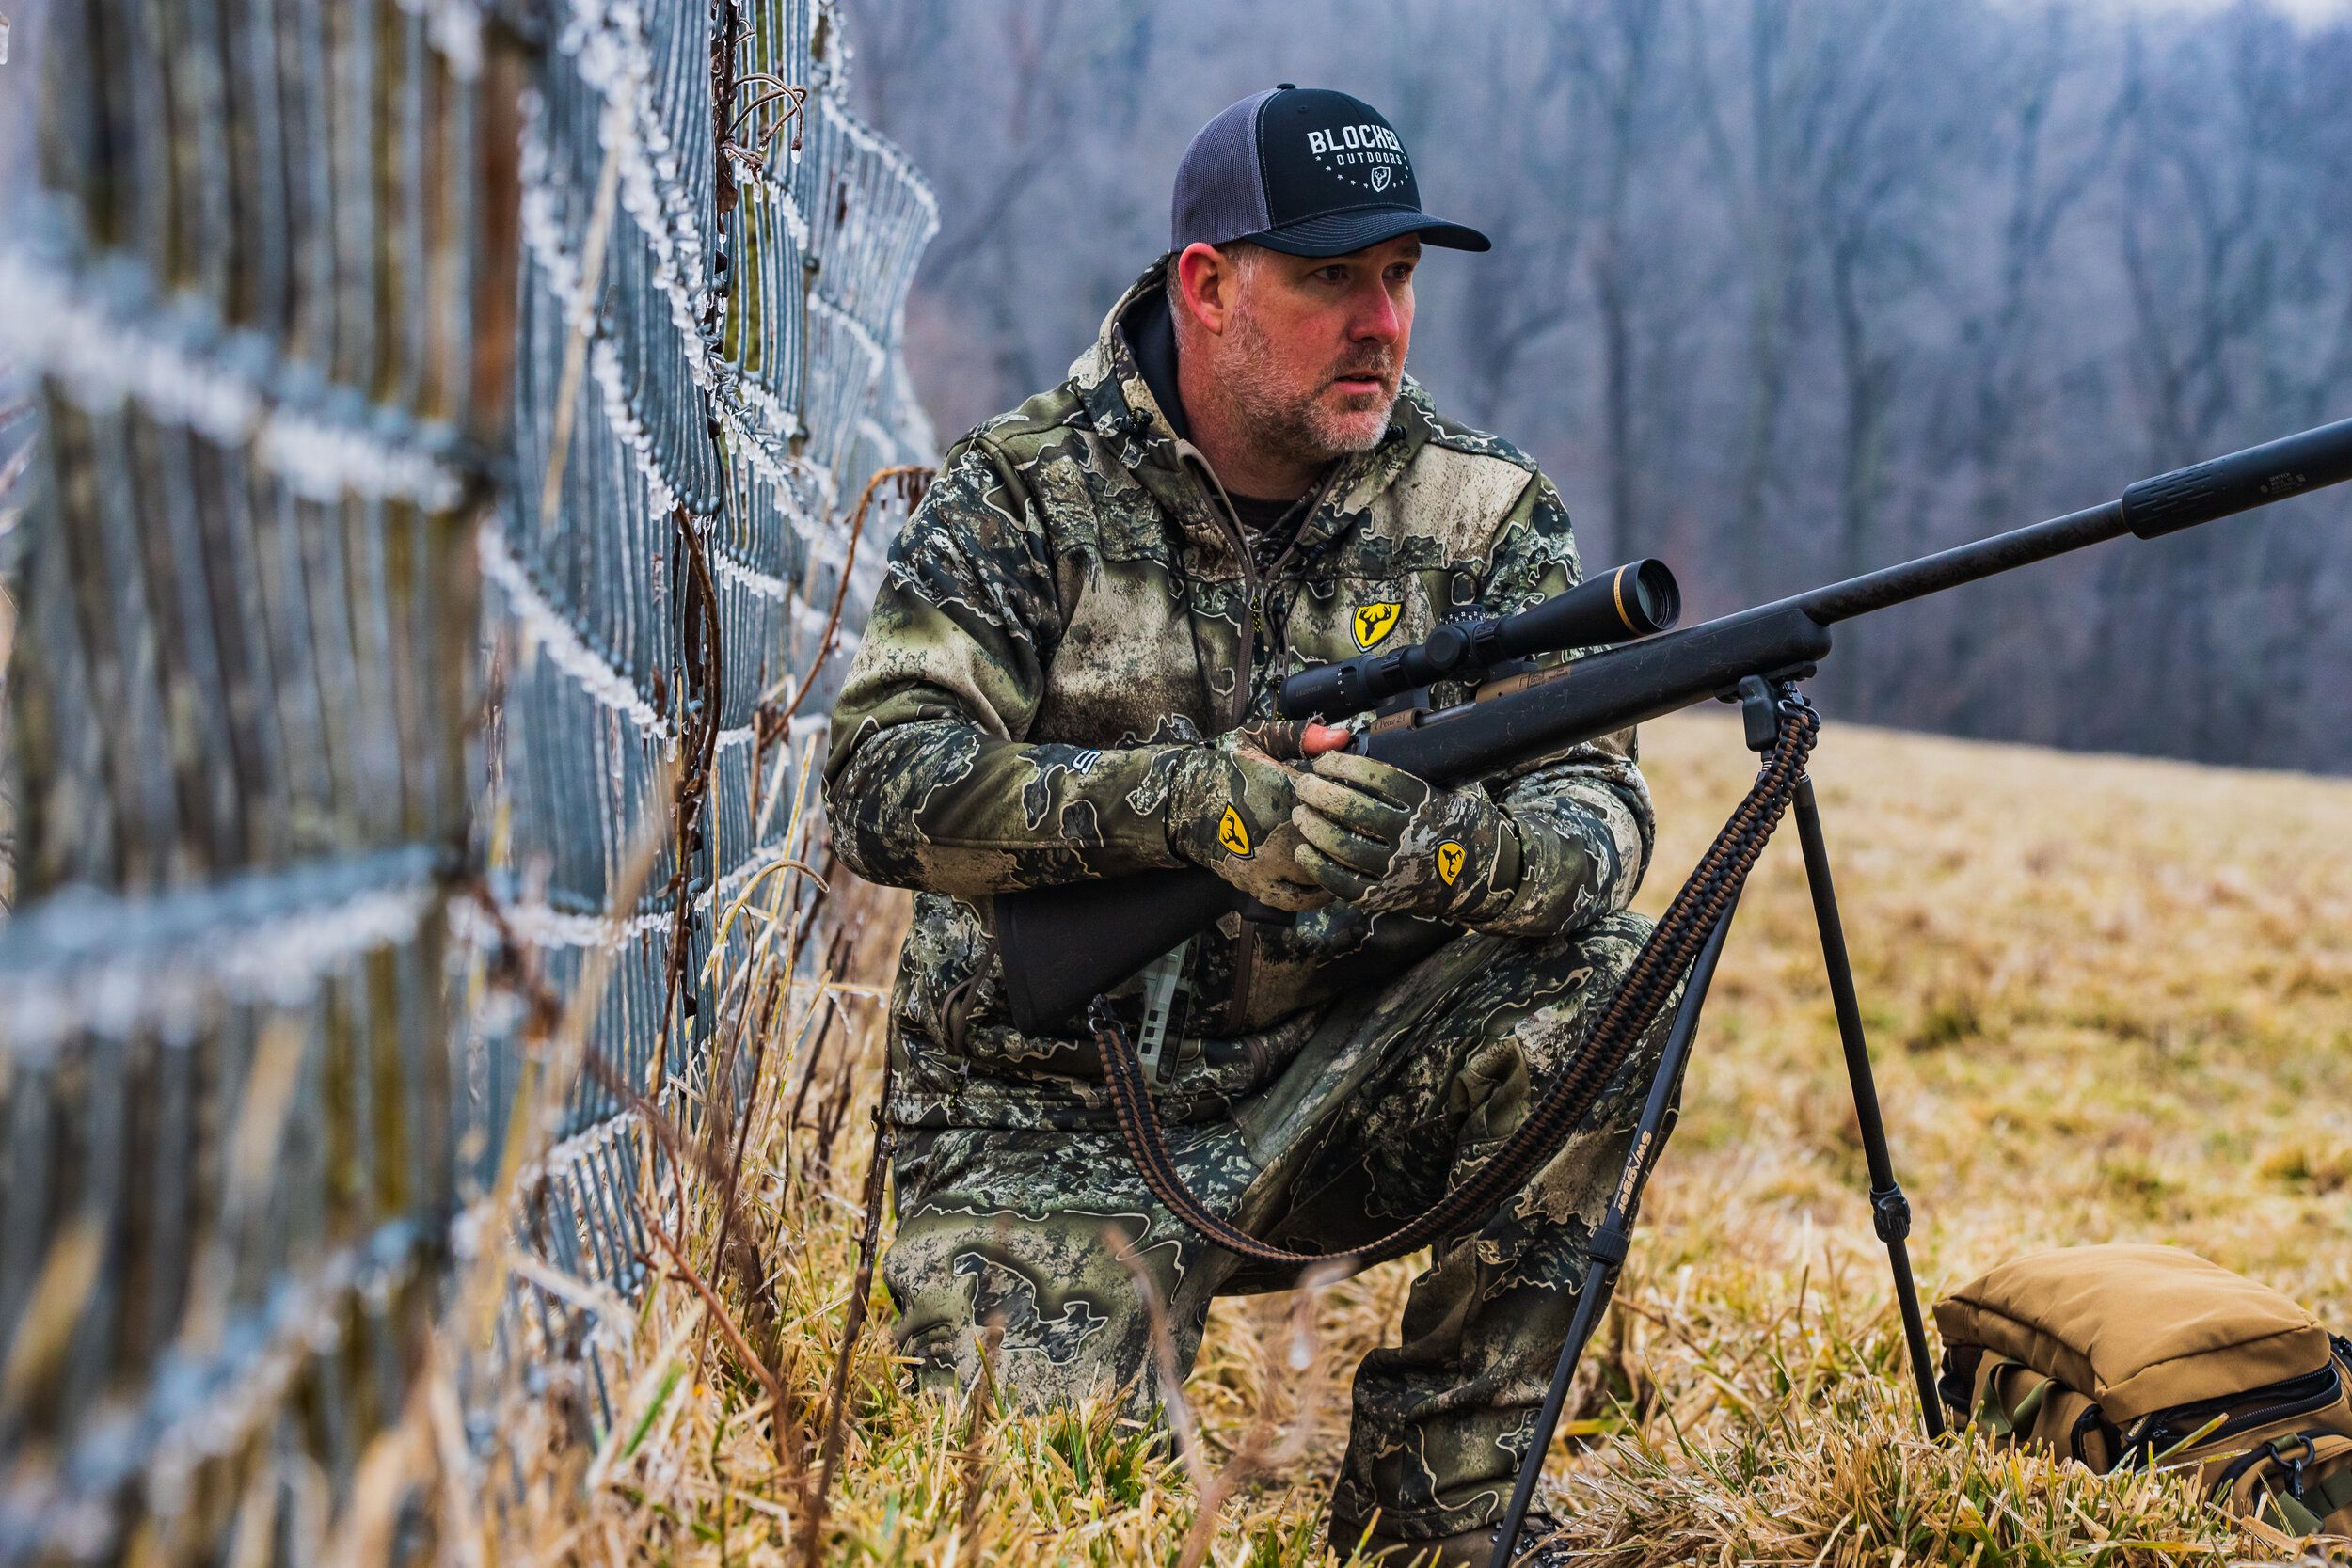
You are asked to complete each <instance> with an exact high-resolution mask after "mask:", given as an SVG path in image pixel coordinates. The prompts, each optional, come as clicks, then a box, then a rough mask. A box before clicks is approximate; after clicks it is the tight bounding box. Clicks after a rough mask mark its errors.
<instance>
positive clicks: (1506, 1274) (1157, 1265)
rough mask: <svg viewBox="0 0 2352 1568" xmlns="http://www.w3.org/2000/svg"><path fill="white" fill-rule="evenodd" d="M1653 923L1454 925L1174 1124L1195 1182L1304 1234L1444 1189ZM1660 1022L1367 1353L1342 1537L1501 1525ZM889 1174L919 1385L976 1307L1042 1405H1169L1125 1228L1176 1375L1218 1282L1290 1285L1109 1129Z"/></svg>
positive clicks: (901, 1333) (971, 1150) (911, 1148)
mask: <svg viewBox="0 0 2352 1568" xmlns="http://www.w3.org/2000/svg"><path fill="white" fill-rule="evenodd" d="M1647 931H1648V922H1647V921H1645V920H1643V919H1641V918H1640V917H1638V916H1633V915H1618V916H1614V917H1613V918H1611V919H1608V920H1605V921H1602V922H1599V923H1598V924H1597V925H1594V926H1591V927H1585V928H1584V929H1582V930H1580V931H1577V932H1574V933H1571V934H1569V935H1567V936H1565V937H1561V938H1556V939H1553V940H1550V941H1532V940H1520V939H1510V938H1501V937H1490V936H1483V935H1478V934H1468V935H1464V936H1462V937H1460V938H1457V939H1455V940H1454V941H1453V942H1448V943H1447V944H1446V945H1444V946H1443V947H1440V948H1439V949H1438V950H1437V951H1436V952H1435V953H1432V954H1431V955H1429V956H1428V957H1427V958H1423V959H1422V961H1421V962H1420V963H1418V964H1416V965H1414V966H1413V967H1412V968H1411V969H1409V970H1408V971H1406V973H1405V974H1403V975H1401V976H1400V977H1399V978H1398V979H1397V980H1396V981H1395V982H1394V983H1393V984H1391V985H1390V986H1389V987H1387V988H1386V989H1384V990H1380V991H1378V992H1376V993H1374V994H1371V995H1367V996H1361V997H1358V998H1353V999H1351V1000H1349V1001H1347V1002H1343V1003H1341V1004H1337V1005H1335V1007H1334V1011H1333V1013H1332V1015H1331V1016H1330V1017H1329V1018H1327V1020H1325V1021H1324V1022H1323V1024H1322V1025H1321V1026H1320V1027H1319V1028H1318V1030H1317V1032H1316V1034H1315V1035H1314V1036H1313V1037H1311V1039H1310V1040H1309V1041H1308V1043H1307V1045H1306V1047H1305V1048H1304V1049H1303V1050H1302V1051H1301V1052H1300V1053H1299V1055H1298V1056H1297V1057H1296V1058H1295V1059H1294V1060H1293V1061H1292V1062H1291V1063H1290V1064H1289V1065H1288V1066H1287V1067H1286V1068H1285V1069H1283V1070H1282V1072H1281V1073H1280V1074H1279V1076H1278V1077H1277V1078H1276V1079H1275V1080H1274V1081H1273V1082H1272V1083H1271V1084H1269V1085H1267V1087H1266V1088H1265V1089H1264V1090H1263V1091H1262V1092H1261V1093H1260V1094H1258V1095H1257V1096H1255V1097H1253V1098H1252V1099H1251V1100H1249V1101H1246V1102H1244V1104H1243V1105H1242V1106H1241V1107H1240V1108H1239V1110H1238V1111H1237V1112H1236V1113H1235V1115H1234V1116H1233V1117H1232V1118H1231V1119H1229V1120H1223V1121H1217V1122H1211V1123H1205V1124H1200V1125H1195V1126H1180V1127H1171V1128H1169V1129H1168V1141H1169V1145H1170V1147H1171V1148H1172V1150H1173V1152H1174V1154H1175V1157H1176V1162H1177V1164H1178V1166H1179V1168H1180V1169H1181V1170H1182V1171H1183V1173H1184V1178H1185V1180H1186V1184H1187V1185H1189V1186H1190V1187H1191V1188H1192V1189H1193V1191H1194V1192H1195V1193H1197V1194H1199V1195H1200V1196H1201V1197H1202V1198H1203V1199H1204V1200H1206V1201H1208V1202H1209V1203H1211V1204H1212V1205H1213V1206H1216V1207H1217V1208H1219V1209H1220V1211H1221V1212H1227V1213H1230V1214H1232V1216H1233V1217H1234V1218H1235V1219H1236V1221H1237V1222H1238V1223H1239V1224H1241V1225H1242V1226H1243V1227H1244V1228H1247V1229H1249V1230H1251V1231H1252V1232H1254V1233H1256V1234H1259V1235H1264V1236H1268V1237H1269V1238H1270V1239H1273V1240H1275V1241H1277V1242H1279V1243H1282V1244H1284V1245H1286V1246H1288V1247H1290V1248H1291V1249H1293V1250H1324V1251H1328V1250H1334V1249H1338V1248H1342V1247H1347V1246H1353V1245H1360V1244H1363V1243H1367V1242H1369V1241H1371V1240H1373V1239H1375V1238H1376V1237H1378V1236H1380V1235H1381V1234H1384V1233H1385V1232H1387V1231H1389V1230H1391V1229H1392V1228H1394V1227H1396V1226H1397V1225H1399V1224H1401V1223H1402V1222H1403V1221H1404V1220H1406V1219H1407V1218H1409V1217H1410V1216H1411V1215H1413V1214H1415V1213H1418V1212H1420V1211H1421V1210H1422V1209H1424V1208H1426V1207H1427V1206H1428V1205H1429V1204H1430V1203H1432V1202H1434V1201H1435V1200H1436V1199H1437V1198H1438V1196H1441V1195H1442V1194H1443V1192H1444V1191H1445V1190H1446V1188H1448V1187H1449V1186H1451V1185H1453V1184H1454V1182H1456V1181H1458V1180H1460V1179H1461V1177H1462V1175H1463V1174H1464V1173H1465V1172H1466V1171H1468V1170H1469V1169H1470V1168H1471V1167H1473V1166H1475V1165H1476V1164H1478V1163H1479V1162H1480V1161H1481V1160H1482V1159H1484V1158H1486V1156H1487V1155H1489V1154H1490V1153H1491V1152H1492V1151H1493V1150H1494V1148H1496V1147H1497V1146H1498V1145H1499V1144H1500V1142H1501V1140H1502V1139H1503V1138H1504V1137H1506V1136H1508V1135H1509V1133H1510V1132H1511V1131H1512V1130H1513V1129H1514V1128H1515V1127H1517V1126H1518V1123H1519V1121H1520V1120H1521V1119H1522V1118H1523V1117H1524V1116H1525V1113H1526V1110H1527V1108H1528V1106H1529V1105H1530V1104H1532V1102H1533V1101H1534V1098H1535V1097H1537V1096H1539V1095H1540V1094H1541V1093H1542V1091H1543V1090H1544V1088H1545V1087H1546V1086H1548V1085H1549V1084H1550V1083H1551V1082H1552V1081H1553V1080H1554V1079H1555V1078H1556V1077H1557V1075H1558V1074H1559V1073H1560V1072H1562V1071H1563V1070H1564V1069H1565V1066H1566V1064H1567V1063H1568V1062H1569V1061H1570V1060H1571V1059H1572V1057H1573V1055H1574V1053H1575V1052H1576V1049H1577V1047H1578V1046H1579V1045H1580V1044H1581V1041H1582V1038H1583V1036H1584V1030H1585V1025H1586V1022H1587V1020H1588V1017H1590V1016H1594V1015H1595V1014H1596V1010H1597V1006H1599V1005H1601V1004H1604V1003H1605V1002H1606V1000H1607V998H1608V996H1609V995H1610V994H1611V993H1612V991H1613V990H1614V989H1615V986H1616V982H1617V979H1618V976H1619V975H1621V974H1623V972H1624V970H1625V967H1626V965H1627V964H1629V962H1630V961H1631V960H1632V958H1633V955H1634V953H1635V952H1636V951H1637V950H1638V949H1639V947H1640V945H1641V942H1642V941H1643V939H1644V938H1645V936H1646V934H1647ZM1665 1033H1666V1022H1665V1015H1662V1014H1661V1021H1660V1022H1659V1023H1658V1024H1657V1025H1655V1026H1654V1027H1653V1028H1652V1029H1651V1030H1650V1032H1649V1035H1648V1037H1646V1038H1645V1040H1644V1041H1643V1044H1642V1048H1641V1050H1640V1051H1638V1052H1636V1053H1633V1054H1632V1055H1630V1056H1629V1058H1628V1060H1627V1062H1626V1064H1625V1065H1624V1066H1623V1067H1622V1068H1621V1069H1619V1071H1618V1072H1617V1074H1616V1075H1615V1076H1614V1077H1613V1079H1612V1080H1611V1082H1610V1083H1609V1085H1608V1086H1607V1088H1606V1089H1605V1090H1604V1091H1603V1094H1602V1096H1601V1099H1600V1101H1599V1102H1598V1103H1597V1106H1596V1110H1595V1114H1594V1115H1593V1116H1592V1117H1589V1118H1587V1121H1586V1123H1585V1125H1584V1126H1583V1127H1581V1128H1580V1129H1579V1130H1578V1132H1576V1134H1575V1135H1574V1136H1573V1137H1572V1138H1571V1139H1570V1140H1569V1142H1568V1144H1567V1146H1566V1147H1565V1148H1563V1149H1562V1150H1561V1152H1560V1153H1559V1155H1558V1156H1557V1157H1556V1158H1555V1159H1553V1160H1552V1161H1551V1162H1550V1163H1549V1164H1548V1165H1546V1166H1545V1167H1544V1169H1543V1170H1542V1171H1541V1172H1540V1173H1539V1174H1538V1175H1537V1177H1536V1178H1535V1180H1534V1181H1533V1182H1531V1183H1530V1184H1529V1186H1528V1187H1527V1188H1526V1189H1525V1190H1524V1191H1522V1192H1521V1193H1520V1194H1518V1196H1516V1197H1515V1198H1513V1199H1512V1200H1510V1201H1508V1202H1506V1203H1505V1204H1504V1205H1503V1206H1502V1207H1501V1208H1500V1209H1498V1210H1497V1211H1496V1212H1494V1213H1492V1214H1491V1215H1489V1216H1488V1218H1487V1219H1486V1223H1485V1224H1484V1225H1483V1226H1482V1227H1480V1228H1478V1229H1477V1230H1475V1231H1473V1232H1470V1233H1469V1234H1466V1235H1463V1236H1460V1237H1458V1238H1456V1239H1455V1240H1454V1242H1453V1243H1452V1244H1450V1245H1447V1246H1445V1247H1443V1248H1441V1249H1439V1250H1438V1252H1437V1254H1436V1256H1435V1258H1434V1259H1433V1261H1432V1262H1431V1264H1430V1266H1429V1268H1428V1269H1427V1270H1426V1271H1425V1272H1424V1273H1422V1275H1420V1276H1419V1277H1418V1278H1416V1279H1415V1280H1414V1282H1413V1285H1412V1291H1411V1294H1410V1296H1409V1297H1408V1299H1407V1301H1406V1307H1405V1314H1404V1323H1403V1325H1402V1336H1401V1337H1402V1341H1403V1342H1402V1343H1401V1344H1398V1345H1395V1346H1391V1347H1384V1348H1382V1349H1378V1350H1375V1351H1373V1352H1372V1353H1371V1354H1368V1355H1367V1356H1365V1357H1364V1359H1363V1361H1362V1363H1361V1364H1360V1365H1359V1368H1358V1370H1357V1373H1356V1379H1355V1388H1354V1413H1353V1423H1352V1426H1351V1429H1350V1433H1349V1441H1348V1449H1347V1456H1346V1460H1345V1463H1344V1465H1343V1472H1342V1475H1341V1477H1340V1481H1339V1485H1338V1490H1337V1492H1336V1494H1335V1496H1334V1498H1333V1503H1332V1515H1333V1519H1334V1521H1335V1524H1336V1525H1337V1527H1338V1528H1340V1529H1341V1530H1342V1531H1343V1532H1347V1533H1351V1534H1352V1533H1353V1532H1354V1531H1356V1530H1358V1529H1359V1528H1361V1527H1362V1526H1363V1525H1364V1524H1365V1523H1366V1522H1368V1521H1369V1520H1370V1519H1371V1517H1372V1514H1373V1511H1374V1510H1375V1509H1377V1510H1378V1511H1379V1513H1380V1526H1381V1528H1382V1529H1383V1530H1385V1531H1388V1532H1390V1533H1393V1534H1398V1535H1405V1536H1410V1537H1420V1536H1432V1535H1443V1534H1450V1533H1452V1532H1454V1531H1456V1530H1464V1529H1471V1528H1478V1527H1481V1526H1483V1525H1486V1524H1489V1523H1492V1522H1493V1521H1494V1520H1496V1519H1499V1518H1500V1517H1501V1516H1502V1509H1503V1505H1504V1504H1505V1502H1506V1501H1507V1500H1508V1498H1509V1496H1510V1487H1511V1482H1512V1479H1513V1476H1514V1473H1515V1472H1516V1470H1517V1469H1518V1464H1519V1461H1520V1459H1521V1457H1522V1456H1523V1455H1524V1454H1525V1452H1526V1448H1527V1443H1528V1440H1529V1436H1530V1428H1531V1427H1532V1426H1533V1424H1534V1415H1535V1410H1536V1407H1537V1405H1538V1404H1540V1403H1541V1402H1542V1399H1543V1395H1544V1390H1545V1388H1546V1386H1547V1385H1548V1383H1549V1379H1550V1375H1551V1368H1552V1363H1553V1360H1554V1359H1555V1358H1556V1357H1557V1356H1558V1354H1559V1351H1560V1345H1561V1342H1562V1340H1563V1339H1564V1338H1565V1336H1566V1333H1567V1328H1568V1322H1569V1319H1570V1318H1571V1316H1573V1314H1574V1312H1575V1308H1576V1286H1577V1283H1578V1281H1579V1280H1580V1279H1581V1277H1582V1273H1583V1267H1584V1261H1585V1247H1586V1243H1587V1242H1588V1241H1589V1240H1590V1238H1591V1235H1592V1233H1593V1230H1594V1229H1595V1228H1596V1227H1597V1226H1598V1225H1599V1223H1600V1219H1601V1216H1602V1213H1603V1212H1604V1210H1605V1209H1606V1208H1607V1205H1608V1199H1609V1194H1610V1190H1611V1188H1612V1186H1613V1184H1614V1181H1615V1179H1616V1176H1617V1173H1618V1170H1619V1168H1620V1166H1621V1165H1622V1164H1623V1161H1624V1158H1625V1154H1626V1150H1627V1149H1628V1148H1629V1146H1630V1143H1631V1137H1632V1131H1633V1127H1634V1124H1635V1122H1636V1120H1637V1118H1638V1117H1639V1116H1640V1114H1641V1107H1642V1101H1643V1098H1644V1096H1645V1092H1646V1088H1647V1085H1648V1082H1649V1078H1650V1074H1651V1070H1652V1069H1653V1068H1654V1066H1655V1064H1656V1062H1657V1059H1658V1053H1659V1051H1660V1048H1661V1045H1662V1042H1663V1040H1664V1037H1665ZM902 1139H903V1141H902V1144H901V1148H900V1152H899V1156H898V1162H897V1164H896V1165H895V1166H894V1171H893V1174H894V1178H895V1180H896V1182H897V1187H898V1215H899V1221H898V1235H897V1239H896V1241H895V1242H894V1243H893V1244H892V1246H891V1248H890V1251H889V1254H888V1256H887V1257H886V1258H885V1259H884V1261H883V1274H884V1278H885V1279H886V1281H887V1283H888V1285H889V1287H890V1291H891V1294H892V1296H893V1297H894V1298H895V1299H896V1301H897V1302H898V1307H899V1309H900V1322H899V1326H898V1341H899V1346H900V1349H901V1352H902V1353H903V1354H908V1355H911V1356H914V1357H916V1358H917V1368H918V1378H919V1381H920V1382H921V1383H922V1385H923V1386H925V1387H927V1388H939V1389H946V1388H948V1387H951V1386H961V1387H968V1386H970V1385H971V1383H972V1382H973V1380H974V1379H975V1378H976V1377H977V1374H978V1369H979V1349H978V1343H979V1336H978V1330H979V1327H980V1325H981V1324H983V1323H988V1322H990V1321H991V1320H993V1321H995V1322H997V1323H999V1324H1000V1325H1001V1327H1002V1339H1001V1341H1000V1344H999V1348H998V1352H997V1359H996V1364H995V1375H996V1377H997V1379H998V1381H999V1383H1000V1385H1001V1386H1004V1387H1005V1388H1006V1389H1007V1391H1008V1392H1009V1394H1010V1395H1011V1397H1012V1398H1013V1399H1014V1400H1015V1402H1018V1403H1021V1404H1024V1405H1026V1406H1028V1407H1031V1408H1042V1407H1046V1406H1050V1405H1056V1404H1070V1403H1074V1402H1077V1401H1078V1400H1079V1399H1081V1398H1083V1397H1084V1396H1086V1395H1087V1394H1089V1392H1092V1391H1094V1390H1096V1389H1098V1388H1115V1387H1125V1388H1127V1389H1128V1391H1129V1392H1128V1401H1129V1405H1128V1408H1129V1410H1130V1411H1131V1412H1132V1413H1136V1414H1138V1415H1146V1416H1148V1415H1150V1414H1151V1413H1152V1412H1153V1411H1154V1410H1155V1407H1156V1406H1157V1404H1158V1402H1159V1399H1158V1390H1157V1387H1156V1379H1157V1373H1156V1370H1155V1367H1154V1364H1153V1363H1154V1358H1153V1354H1152V1338H1151V1330H1150V1320H1149V1318H1148V1315H1147V1313H1146V1311H1145V1309H1144V1307H1143V1306H1142V1304H1141V1302H1140V1300H1139V1299H1138V1296H1137V1294H1136V1284H1135V1281H1134V1279H1133V1278H1132V1276H1131V1275H1129V1273H1128V1272H1127V1269H1126V1267H1125V1266H1124V1265H1122V1264H1121V1263H1120V1260H1119V1259H1118V1257H1117V1256H1116V1255H1115V1252H1114V1250H1113V1248H1112V1246H1111V1245H1110V1244H1109V1241H1108V1240H1106V1237H1105V1228H1106V1227H1110V1226H1113V1225H1116V1226H1117V1227H1120V1230H1121V1231H1122V1232H1124V1234H1125V1235H1126V1236H1127V1237H1128V1238H1130V1239H1131V1241H1132V1243H1133V1244H1134V1246H1135V1249H1136V1252H1137V1253H1138V1254H1139V1255H1140V1258H1141V1260H1142V1262H1143V1264H1144V1266H1145V1267H1146V1268H1147V1269H1148V1270H1149V1272H1150V1274H1151V1275H1152V1280H1153V1283H1154V1284H1155V1286H1156V1287H1157V1291H1158V1294H1159V1296H1160V1299H1161V1300H1162V1301H1164V1302H1166V1303H1167V1304H1168V1309H1169V1311H1168V1317H1169V1326H1170V1328H1171V1330H1172V1333H1173V1338H1174V1340H1175V1349H1176V1354H1177V1364H1178V1366H1179V1367H1180V1368H1184V1369H1189V1368H1190V1366H1191V1364H1192V1360H1193V1357H1194V1355H1195V1354H1196V1353H1197V1351H1198V1350H1199V1348H1200V1336H1201V1333H1202V1329H1203V1326H1204V1323H1205V1320H1206V1317H1207V1313H1208V1307H1209V1301H1210V1298H1211V1297H1212V1296H1215V1295H1219V1294H1235V1293H1244V1292H1249V1291H1266V1290H1279V1289H1281V1288H1283V1287H1284V1286H1285V1285H1286V1284H1287V1283H1289V1281H1288V1279H1287V1278H1286V1277H1284V1276H1283V1275H1280V1274H1279V1273H1277V1272H1274V1271H1267V1270H1263V1269H1261V1268H1258V1267H1257V1266H1254V1265H1246V1264H1244V1263H1243V1261H1242V1260H1241V1259H1236V1258H1234V1257H1233V1256H1232V1254H1230V1253H1227V1252H1225V1251H1223V1250H1222V1249H1219V1248H1216V1247H1213V1246H1210V1245H1208V1244H1207V1243H1203V1242H1201V1241H1200V1239H1199V1238H1197V1237H1196V1236H1194V1235H1193V1234H1192V1233H1191V1232H1190V1231H1188V1230H1186V1229H1185V1228H1184V1227H1183V1226H1182V1225H1181V1224H1179V1223H1178V1222H1177V1221H1176V1220H1175V1219H1174V1218H1173V1217H1172V1216H1170V1215H1169V1214H1168V1212H1166V1211H1164V1210H1162V1209H1161V1208H1160V1207H1159V1206H1158V1205H1157V1204H1156V1203H1155V1202H1154V1201H1153V1200H1152V1197H1151V1196H1150V1195H1149V1194H1148V1193H1147V1192H1146V1191H1145V1190H1144V1187H1143V1184H1142V1181H1141V1179H1140V1178H1138V1177H1137V1176H1136V1172H1135V1168H1134V1165H1133V1164H1132V1162H1131V1161H1130V1160H1129V1159H1128V1156H1127V1153H1126V1148H1125V1145H1124V1144H1123V1143H1122V1142H1121V1141H1120V1136H1119V1133H1118V1132H1117V1131H1116V1130H1115V1129H1103V1130H1100V1131H1080V1132H1068V1131H1032V1130H1009V1129H997V1128H987V1129H977V1128H976V1129H964V1128H947V1129H914V1128H910V1129H907V1130H905V1132H903V1134H902Z"/></svg>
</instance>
